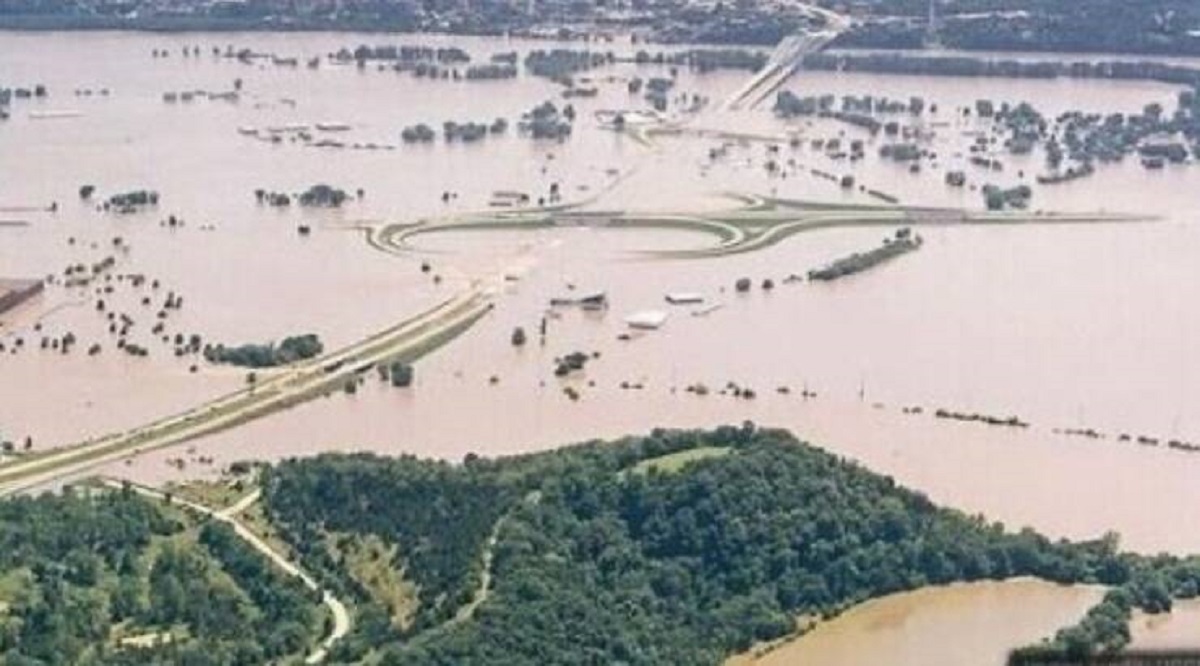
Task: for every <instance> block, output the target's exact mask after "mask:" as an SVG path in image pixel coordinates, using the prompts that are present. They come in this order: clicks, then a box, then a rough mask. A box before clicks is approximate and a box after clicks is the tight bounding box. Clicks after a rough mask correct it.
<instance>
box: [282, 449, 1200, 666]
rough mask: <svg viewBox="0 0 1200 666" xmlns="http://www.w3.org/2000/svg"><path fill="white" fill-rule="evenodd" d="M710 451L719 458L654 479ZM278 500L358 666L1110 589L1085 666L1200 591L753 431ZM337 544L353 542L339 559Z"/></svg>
mask: <svg viewBox="0 0 1200 666" xmlns="http://www.w3.org/2000/svg"><path fill="white" fill-rule="evenodd" d="M693 449H695V450H703V451H705V452H706V455H704V456H703V457H699V456H697V457H696V458H695V459H694V460H687V459H686V458H681V459H680V460H687V461H686V462H684V463H683V464H676V465H669V464H662V465H655V466H653V468H650V467H647V465H646V463H645V461H646V460H651V459H658V458H660V457H663V456H665V458H661V459H663V460H670V459H671V458H672V457H673V456H686V455H687V452H688V451H689V450H693ZM713 451H718V452H720V453H721V454H722V455H712V452H713ZM679 452H682V453H679ZM639 463H641V464H639ZM664 470H667V471H664ZM266 490H267V501H268V505H269V506H270V507H272V511H273V513H274V516H275V518H276V521H277V524H278V525H280V526H281V527H282V528H283V530H284V532H285V533H286V534H287V535H288V537H289V539H291V540H292V541H293V543H307V544H313V545H310V546H308V547H305V550H306V552H305V553H304V556H305V559H306V561H308V562H310V563H312V564H313V568H314V569H316V570H319V571H320V572H322V574H323V575H324V576H326V577H328V578H329V580H328V584H330V585H331V586H333V587H336V588H338V589H341V590H343V591H347V592H348V593H350V594H351V595H353V596H354V598H355V599H356V600H357V602H358V603H359V604H360V605H361V607H362V608H365V609H367V611H366V612H365V613H364V617H365V618H366V621H365V622H360V623H359V625H358V627H357V628H356V631H355V633H354V634H353V635H352V636H351V637H350V639H349V640H347V641H346V642H344V644H343V645H342V647H341V649H340V652H337V653H335V656H336V657H337V658H338V659H339V660H341V661H345V662H352V661H357V660H359V659H361V658H363V657H364V656H365V655H368V654H370V655H371V656H372V658H377V659H380V660H381V661H382V663H384V664H544V663H600V662H602V663H628V664H716V663H720V662H721V661H722V660H723V659H724V657H726V656H727V655H729V654H732V653H736V652H739V651H743V650H745V649H747V648H749V647H750V646H751V645H752V644H753V643H754V642H756V641H760V640H768V639H773V638H778V637H781V636H784V635H787V634H789V633H792V632H793V631H795V627H796V623H795V619H794V618H796V617H797V616H798V615H810V616H818V617H828V616H831V615H834V614H837V613H838V612H840V611H841V610H843V609H845V608H846V607H847V606H849V605H852V604H855V603H858V602H861V601H863V600H865V599H868V598H871V597H876V596H879V595H883V594H888V593H891V592H897V591H902V590H909V589H914V588H917V587H921V586H924V585H931V584H941V583H949V582H952V581H964V580H980V579H1003V578H1008V577H1014V576H1037V577H1040V578H1044V579H1047V580H1051V581H1058V582H1062V583H1077V582H1087V583H1100V584H1104V585H1108V586H1112V587H1113V592H1112V593H1111V594H1109V596H1108V597H1107V598H1106V599H1105V602H1104V604H1101V605H1100V606H1098V607H1097V608H1096V609H1094V611H1093V612H1092V613H1091V614H1089V615H1088V617H1087V618H1085V619H1084V620H1083V621H1082V622H1081V623H1080V625H1079V626H1077V627H1073V628H1070V629H1067V630H1064V631H1063V632H1062V633H1060V634H1059V635H1058V636H1057V637H1056V638H1055V640H1054V642H1052V643H1049V644H1047V645H1046V646H1042V647H1041V648H1040V649H1042V650H1055V651H1071V652H1073V653H1088V652H1093V651H1100V650H1105V649H1116V648H1119V647H1121V646H1123V645H1124V644H1125V643H1126V642H1127V640H1128V633H1127V627H1126V623H1127V619H1128V617H1129V613H1130V611H1131V609H1132V608H1135V607H1136V608H1143V609H1146V610H1150V611H1162V610H1167V609H1169V608H1170V604H1171V599H1172V597H1183V596H1194V595H1195V594H1196V591H1197V590H1196V586H1197V583H1200V564H1198V563H1197V562H1194V561H1191V560H1179V559H1175V558H1157V559H1149V558H1142V557H1139V556H1134V555H1128V554H1120V553H1118V551H1117V541H1116V537H1115V536H1113V535H1107V536H1104V537H1103V538H1100V539H1097V540H1095V541H1091V542H1084V543H1068V542H1053V541H1050V540H1048V539H1046V538H1044V537H1042V536H1040V535H1038V534H1036V533H1034V532H1033V531H1030V530H1022V531H1020V532H1015V533H1014V532H1010V531H1006V530H1005V529H1004V528H1003V527H1002V526H1001V525H999V524H995V523H989V522H987V521H985V520H984V519H982V518H980V517H972V516H967V515H964V514H962V513H959V512H956V511H953V510H948V509H942V508H938V507H936V506H934V505H933V504H931V503H930V502H929V501H928V500H927V499H926V498H925V497H924V496H922V495H920V494H918V493H914V492H911V491H908V490H905V489H903V488H901V487H899V486H897V485H896V484H895V483H894V482H893V481H892V480H891V479H888V478H886V477H882V476H879V475H876V474H872V473H870V472H868V471H866V470H864V469H862V468H861V467H859V466H857V465H855V464H853V463H850V462H846V461H844V460H841V459H839V458H837V457H834V456H831V455H829V454H826V453H824V452H822V451H820V450H818V449H816V448H813V447H810V446H807V445H804V444H801V443H800V442H797V441H796V440H794V439H793V438H792V437H791V436H789V435H787V434H786V433H782V432H776V431H761V430H756V429H754V428H753V427H751V426H745V427H742V428H722V429H719V430H716V431H713V432H656V433H654V434H652V435H651V436H649V437H644V438H634V439H627V440H623V441H620V442H616V443H593V444H587V445H582V446H578V447H573V448H568V449H563V450H560V451H557V452H552V453H545V454H538V455H531V456H524V457H517V458H510V459H502V460H497V461H489V460H483V459H478V458H475V457H470V458H469V459H468V460H466V461H464V464H462V465H456V466H452V465H449V464H446V463H434V462H428V461H420V460H416V459H413V458H401V459H381V458H375V457H372V456H351V457H347V456H323V457H319V458H314V459H307V460H293V461H288V462H285V463H283V464H281V465H280V466H278V467H276V468H274V469H273V470H271V471H270V472H268V480H267V486H266ZM321 531H328V532H330V533H334V534H337V535H339V539H338V540H335V541H334V546H333V547H332V548H330V547H329V544H330V543H331V541H330V540H329V539H322V538H320V536H319V534H320V532H321ZM356 533H357V534H369V535H373V536H375V537H379V538H383V539H385V540H387V541H389V542H390V543H392V544H394V545H396V546H397V549H396V551H395V553H396V554H395V561H394V562H393V563H392V565H393V567H394V568H395V569H396V570H402V571H404V572H405V575H406V576H407V577H408V578H409V579H411V580H412V581H413V582H414V583H415V584H416V587H417V589H419V597H420V598H419V604H420V610H419V611H418V613H417V618H418V619H417V621H416V622H414V623H413V624H412V625H410V626H408V627H407V628H402V629H401V628H395V627H393V626H391V625H390V624H389V623H388V621H387V618H386V614H385V613H383V612H381V610H380V606H379V603H378V600H377V599H373V598H372V593H371V592H370V591H369V590H368V589H367V588H366V587H364V586H362V585H360V584H358V582H356V581H355V580H354V579H353V578H352V577H350V576H348V575H346V574H345V570H346V568H345V567H343V566H339V560H341V559H343V554H340V553H339V552H338V548H337V546H336V543H337V542H340V543H346V541H347V539H348V535H353V534H356ZM315 544H325V545H324V546H317V545H315ZM485 553H486V555H485ZM485 561H486V562H488V563H489V565H490V571H489V574H490V581H489V582H488V585H487V588H486V598H485V599H482V603H479V604H478V607H477V608H475V609H473V613H472V614H470V615H469V617H466V618H464V617H462V614H461V613H459V617H458V618H457V620H451V619H450V618H453V617H454V616H455V614H456V611H455V608H456V607H457V608H458V609H460V610H461V609H462V608H464V607H465V606H466V604H468V602H469V601H470V600H472V599H476V600H477V601H478V600H479V598H480V597H481V595H484V594H485V593H484V592H483V591H482V588H481V580H482V575H483V572H482V571H481V567H482V565H481V563H483V562H485ZM1014 647H1016V646H1014Z"/></svg>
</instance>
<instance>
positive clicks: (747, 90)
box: [721, 4, 850, 111]
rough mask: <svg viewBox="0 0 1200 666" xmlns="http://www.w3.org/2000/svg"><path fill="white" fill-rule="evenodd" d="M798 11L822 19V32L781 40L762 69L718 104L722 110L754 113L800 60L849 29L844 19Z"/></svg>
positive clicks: (825, 12)
mask: <svg viewBox="0 0 1200 666" xmlns="http://www.w3.org/2000/svg"><path fill="white" fill-rule="evenodd" d="M800 8H801V9H802V10H804V11H806V12H808V13H809V14H811V15H814V16H818V17H820V18H822V19H824V21H825V28H824V29H823V30H820V31H817V32H802V33H797V34H794V35H789V36H787V37H784V38H783V41H781V42H779V44H778V45H776V47H775V50H774V51H772V52H771V56H770V57H769V58H768V59H767V63H766V64H765V65H764V66H763V68H762V69H760V70H758V72H756V73H755V74H754V76H753V77H751V78H750V80H749V81H747V82H746V83H745V84H743V85H742V87H741V88H738V89H737V91H735V92H734V93H733V94H732V95H730V96H729V98H728V99H726V100H725V103H724V104H722V107H721V108H722V109H724V110H726V111H739V110H743V109H754V108H755V107H757V106H758V105H759V104H761V103H762V102H763V100H765V99H766V98H767V97H769V96H770V95H771V94H773V93H774V92H775V91H776V90H778V89H779V87H780V86H782V85H783V83H784V82H785V81H787V80H788V78H789V77H790V76H791V75H792V74H794V73H795V72H796V70H798V69H800V66H801V65H802V64H803V63H804V56H806V55H808V54H810V53H816V52H817V51H820V50H821V49H823V48H825V47H826V46H828V45H829V43H830V42H832V41H833V40H834V39H837V36H838V35H840V34H842V33H843V32H845V30H846V29H847V28H849V27H850V22H849V21H848V20H847V19H846V18H845V17H844V16H841V15H840V14H836V13H834V12H831V11H829V10H827V9H822V8H820V7H816V6H813V5H807V4H801V5H800Z"/></svg>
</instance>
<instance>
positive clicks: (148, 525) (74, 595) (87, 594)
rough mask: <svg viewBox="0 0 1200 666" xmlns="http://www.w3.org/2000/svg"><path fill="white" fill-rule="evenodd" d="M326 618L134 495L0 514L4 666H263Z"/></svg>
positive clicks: (227, 547) (235, 548)
mask: <svg viewBox="0 0 1200 666" xmlns="http://www.w3.org/2000/svg"><path fill="white" fill-rule="evenodd" d="M318 608H319V606H318V605H317V603H316V600H314V599H312V598H311V597H310V596H309V594H308V592H307V591H306V590H305V589H304V588H303V587H301V586H300V585H299V584H298V583H296V582H295V581H294V580H292V579H290V578H287V577H286V576H284V575H283V574H281V573H278V572H277V571H274V570H272V569H270V568H269V567H268V565H267V563H266V561H265V560H263V559H262V558H261V557H260V556H259V555H258V554H257V553H255V552H254V551H253V550H251V549H250V548H249V546H247V545H245V544H244V543H243V542H242V541H241V540H240V539H237V538H234V537H232V536H231V535H230V533H229V528H228V527H227V526H224V525H215V524H204V525H194V524H191V523H190V522H189V521H188V519H187V517H186V516H185V515H183V514H182V513H179V512H176V511H174V510H172V509H170V508H169V507H163V506H161V505H159V504H158V503H155V502H153V501H150V500H146V499H142V498H140V497H139V496H136V495H134V494H133V493H131V492H127V491H95V492H88V491H82V490H81V491H78V492H68V493H66V494H63V495H51V494H46V495H43V496H41V497H37V498H27V497H26V498H16V499H10V500H5V501H3V502H0V663H3V664H6V665H7V666H43V665H44V666H50V665H57V664H81V665H88V664H118V665H128V666H134V665H139V664H166V663H171V664H188V665H193V666H205V665H208V664H212V665H213V666H217V665H221V666H227V665H230V664H245V665H247V666H250V665H257V664H263V663H265V662H267V661H270V660H275V659H278V658H281V657H287V656H293V657H298V656H300V655H302V654H304V653H305V652H306V651H307V649H308V647H309V646H310V644H312V643H313V642H314V640H313V639H314V636H320V635H321V616H320V615H319V612H318Z"/></svg>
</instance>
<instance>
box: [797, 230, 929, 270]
mask: <svg viewBox="0 0 1200 666" xmlns="http://www.w3.org/2000/svg"><path fill="white" fill-rule="evenodd" d="M920 247H921V237H920V236H914V235H913V233H912V230H911V229H909V228H907V227H906V228H904V229H900V230H898V231H897V232H896V235H895V236H894V237H892V238H885V239H884V240H883V244H882V245H880V246H879V247H877V248H874V249H872V250H868V251H867V252H855V253H854V254H851V255H849V256H846V257H842V258H840V259H836V260H834V261H833V262H831V263H830V264H829V265H828V266H823V267H821V268H817V269H813V270H811V271H809V272H808V279H809V280H816V281H819V282H832V281H834V280H837V279H840V278H843V277H846V276H849V275H855V274H857V273H861V272H863V271H867V270H870V269H872V268H874V267H875V266H878V265H879V264H882V263H885V262H887V261H890V260H892V259H895V258H896V257H899V256H902V255H905V254H908V253H909V252H912V251H914V250H917V249H919V248H920Z"/></svg>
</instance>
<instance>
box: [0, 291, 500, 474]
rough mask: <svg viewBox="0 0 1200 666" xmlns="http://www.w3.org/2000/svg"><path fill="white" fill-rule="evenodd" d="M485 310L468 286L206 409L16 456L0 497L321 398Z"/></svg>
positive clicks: (481, 296) (485, 301)
mask: <svg viewBox="0 0 1200 666" xmlns="http://www.w3.org/2000/svg"><path fill="white" fill-rule="evenodd" d="M490 307H491V303H490V299H489V298H488V295H487V294H486V293H485V290H484V288H483V287H482V286H481V285H479V284H473V285H472V286H471V287H470V288H469V289H466V290H464V291H463V292H462V293H460V294H458V295H456V296H454V297H453V298H450V299H447V300H446V301H443V302H442V303H440V304H439V305H437V306H436V307H434V308H431V309H429V310H427V311H425V312H423V313H421V314H420V315H417V316H416V317H413V318H412V319H409V320H408V321H405V322H403V323H401V324H398V325H396V326H394V327H392V328H390V329H387V330H385V331H382V332H380V333H377V334H375V335H373V336H371V337H369V338H367V339H365V340H362V341H360V342H358V343H355V344H353V345H351V346H349V347H346V348H344V349H341V350H338V351H335V352H332V353H330V354H326V355H325V356H322V357H320V358H317V359H314V360H311V361H308V362H305V363H301V364H298V365H296V366H292V367H288V368H286V369H284V370H280V371H276V372H273V373H271V374H269V375H267V376H266V378H265V379H263V380H261V381H259V382H258V383H257V384H256V385H254V386H251V387H248V388H246V389H242V390H240V391H236V392H234V393H230V394H228V395H225V396H222V397H220V398H217V399H216V400H213V401H212V402H209V403H207V404H204V405H200V406H198V407H195V408H193V409H190V410H187V411H185V412H183V413H180V414H176V415H174V416H169V417H167V418H164V419H160V420H158V421H155V422H153V423H150V424H148V425H145V426H141V427H138V428H135V429H133V430H129V431H125V432H122V433H116V434H114V435H109V436H107V437H103V438H101V439H99V440H94V441H88V442H84V443H82V444H78V445H74V446H70V447H64V448H62V449H57V450H55V451H53V452H50V453H46V454H42V455H35V456H33V457H21V458H15V459H13V460H11V461H9V462H6V463H4V464H0V497H3V496H6V495H11V494H13V493H17V492H21V491H24V490H29V489H33V488H37V487H40V486H44V485H46V484H48V483H50V482H53V481H56V480H59V479H62V478H64V477H69V476H74V475H78V474H80V473H82V472H85V471H87V470H90V469H93V468H95V467H97V466H99V465H103V464H106V463H110V462H113V461H116V460H120V459H121V458H124V457H126V456H129V455H133V454H138V453H143V452H145V451H149V450H151V449H156V448H161V447H164V446H170V445H173V444H179V443H182V442H186V441H188V440H192V439H196V438H198V437H202V436H204V435H210V434H213V433H216V432H219V431H222V430H226V429H229V428H232V427H235V426H238V425H241V424H243V423H246V422H248V421H252V420H255V419H258V418H262V417H263V416H266V415H268V414H273V413H275V412H278V411H280V410H283V409H287V408H289V407H292V406H294V405H296V404H299V403H302V402H305V401H308V400H311V399H313V398H316V397H319V396H320V395H322V394H323V393H325V392H327V391H328V390H331V389H336V388H340V386H341V385H342V384H344V383H345V382H346V381H347V380H349V379H352V378H353V377H355V376H356V375H357V374H358V373H360V372H362V371H364V370H365V369H367V368H370V367H371V366H373V365H375V364H378V363H385V362H387V361H388V360H390V359H392V358H396V357H397V356H403V355H406V354H414V353H418V352H420V351H421V350H423V349H428V348H429V347H431V346H437V345H438V344H440V343H442V342H444V341H445V340H446V339H448V338H449V337H452V334H453V333H454V332H455V331H457V330H461V329H462V328H465V327H466V326H469V325H470V324H472V323H473V322H474V321H475V320H476V319H478V318H479V317H480V316H481V315H482V314H483V313H485V312H487V310H488V309H489V308H490Z"/></svg>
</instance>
